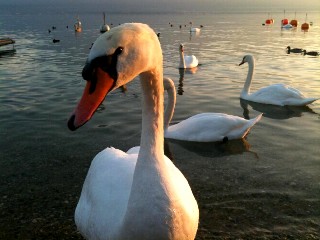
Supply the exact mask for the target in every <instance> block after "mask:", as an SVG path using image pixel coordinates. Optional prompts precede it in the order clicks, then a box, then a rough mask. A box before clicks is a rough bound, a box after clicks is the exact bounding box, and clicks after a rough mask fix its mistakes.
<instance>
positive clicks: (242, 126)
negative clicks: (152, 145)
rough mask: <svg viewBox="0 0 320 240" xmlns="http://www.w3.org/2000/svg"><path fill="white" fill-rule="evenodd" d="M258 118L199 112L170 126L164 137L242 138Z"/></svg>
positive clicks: (198, 138)
mask: <svg viewBox="0 0 320 240" xmlns="http://www.w3.org/2000/svg"><path fill="white" fill-rule="evenodd" d="M260 118H261V115H259V116H258V117H257V118H255V119H253V120H249V121H248V120H246V119H244V118H241V117H238V116H232V115H228V114H224V113H201V114H197V115H194V116H192V117H190V118H188V119H186V120H183V121H181V122H179V123H178V124H175V125H172V126H170V127H169V128H168V129H167V130H166V132H165V137H166V138H172V139H177V140H184V141H196V142H214V141H222V140H223V138H224V137H228V139H236V138H242V137H243V136H244V135H245V134H246V133H247V132H248V131H249V130H250V128H251V127H252V126H253V125H254V124H255V123H256V122H258V121H259V120H260Z"/></svg>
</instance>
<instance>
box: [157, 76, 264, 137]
mask: <svg viewBox="0 0 320 240" xmlns="http://www.w3.org/2000/svg"><path fill="white" fill-rule="evenodd" d="M163 80H164V88H165V90H166V91H167V93H168V103H167V107H166V110H165V115H164V129H165V135H164V136H165V138H169V139H177V140H184V141H193V142H215V141H225V140H232V139H241V138H243V137H245V136H246V135H247V134H248V133H249V131H250V129H251V128H252V127H253V125H254V124H256V123H257V122H258V121H259V120H260V119H261V117H262V114H260V115H258V116H257V117H256V118H254V119H251V120H246V119H244V118H241V117H238V116H233V115H228V114H224V113H200V114H197V115H194V116H192V117H190V118H187V119H185V120H183V121H181V122H179V123H177V124H174V125H171V126H169V123H170V121H171V119H172V116H173V112H174V107H175V103H176V91H175V86H174V83H173V81H172V80H171V79H169V78H164V79H163Z"/></svg>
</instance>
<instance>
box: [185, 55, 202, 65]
mask: <svg viewBox="0 0 320 240" xmlns="http://www.w3.org/2000/svg"><path fill="white" fill-rule="evenodd" d="M184 62H185V64H186V68H194V67H196V66H198V64H199V61H198V59H197V58H196V57H195V56H194V55H191V56H184Z"/></svg>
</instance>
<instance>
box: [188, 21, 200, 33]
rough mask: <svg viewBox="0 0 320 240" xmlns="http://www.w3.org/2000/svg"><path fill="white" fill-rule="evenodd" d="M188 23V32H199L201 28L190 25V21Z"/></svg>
mask: <svg viewBox="0 0 320 240" xmlns="http://www.w3.org/2000/svg"><path fill="white" fill-rule="evenodd" d="M189 24H190V33H200V31H201V29H200V28H197V27H192V22H190V23H189Z"/></svg>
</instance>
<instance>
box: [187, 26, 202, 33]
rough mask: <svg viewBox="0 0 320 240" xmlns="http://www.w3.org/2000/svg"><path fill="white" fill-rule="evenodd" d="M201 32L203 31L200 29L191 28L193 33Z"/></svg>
mask: <svg viewBox="0 0 320 240" xmlns="http://www.w3.org/2000/svg"><path fill="white" fill-rule="evenodd" d="M200 31H201V29H200V28H196V27H191V28H190V32H192V33H199V32H200Z"/></svg>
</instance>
